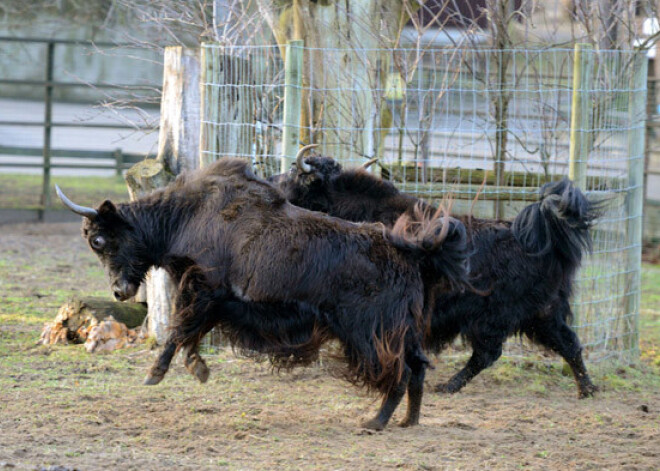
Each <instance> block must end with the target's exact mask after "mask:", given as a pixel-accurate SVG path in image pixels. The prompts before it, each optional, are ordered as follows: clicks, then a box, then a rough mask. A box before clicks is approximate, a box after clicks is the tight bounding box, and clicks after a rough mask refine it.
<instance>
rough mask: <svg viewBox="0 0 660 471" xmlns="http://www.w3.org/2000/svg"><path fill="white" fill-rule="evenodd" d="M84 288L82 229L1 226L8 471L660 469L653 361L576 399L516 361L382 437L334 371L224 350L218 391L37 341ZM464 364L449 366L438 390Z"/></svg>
mask: <svg viewBox="0 0 660 471" xmlns="http://www.w3.org/2000/svg"><path fill="white" fill-rule="evenodd" d="M81 293H84V294H85V295H99V294H101V295H104V294H105V295H107V285H106V280H105V278H104V275H103V273H102V271H101V269H100V267H99V266H98V263H97V262H96V260H95V258H94V256H93V255H92V254H91V253H90V252H89V250H88V249H87V248H86V247H85V246H84V244H83V241H82V239H81V237H80V235H79V225H77V224H49V225H12V226H9V225H4V226H0V469H29V470H32V469H51V470H67V469H69V470H72V469H78V470H96V469H140V470H151V469H154V470H160V469H167V468H172V469H186V470H187V469H190V470H193V469H194V470H198V469H246V470H270V469H273V470H275V469H277V470H280V469H305V470H308V469H329V470H330V469H332V470H344V469H345V470H381V469H404V470H473V469H474V470H476V469H489V470H514V469H515V470H519V469H539V470H545V469H547V470H567V469H579V470H587V469H597V470H658V469H660V379H659V378H660V367H658V366H656V365H654V364H650V363H649V364H645V363H643V362H642V363H641V364H639V365H637V366H634V367H630V366H618V367H612V366H609V367H603V366H598V365H590V366H591V370H592V373H593V377H594V381H595V382H596V383H597V384H599V386H600V387H601V391H600V393H599V394H598V395H597V397H595V398H593V399H587V400H577V399H576V391H575V387H574V384H573V382H572V379H571V378H570V377H568V376H565V375H563V374H562V372H561V364H560V363H558V362H556V363H553V364H547V363H541V362H534V361H529V360H525V361H523V360H515V359H503V360H501V361H500V362H498V364H497V366H496V367H493V368H491V369H489V370H488V371H487V372H485V373H484V374H482V375H480V376H479V377H478V378H476V379H475V380H474V381H473V382H472V383H471V384H470V385H468V387H466V388H465V389H464V391H463V392H461V393H459V394H457V395H454V396H446V395H439V394H436V393H433V392H430V389H431V388H430V387H429V388H428V391H427V394H426V395H425V397H424V404H423V409H422V418H421V425H420V426H418V427H414V428H411V429H402V428H399V427H397V426H396V424H391V425H390V426H389V427H388V428H387V429H386V430H385V431H383V432H380V433H370V432H366V431H364V430H361V429H359V428H358V423H359V421H360V420H361V419H363V418H366V417H368V416H370V415H371V414H373V413H374V412H375V409H376V407H377V405H378V404H377V401H376V399H375V398H373V397H369V396H367V395H365V394H363V393H360V392H359V391H357V390H355V389H354V388H353V387H351V386H350V385H348V384H347V383H345V382H343V381H341V380H339V379H335V378H333V377H331V376H329V375H328V374H327V372H326V369H325V366H324V365H323V364H320V365H318V366H315V367H312V368H307V369H302V370H297V371H295V372H293V373H281V374H277V373H273V372H272V371H271V369H270V367H269V366H268V364H266V363H255V362H254V361H252V360H248V359H240V358H236V357H234V356H233V355H232V353H231V351H230V350H229V349H226V350H223V349H221V350H220V351H218V352H215V353H213V354H211V355H208V361H209V366H210V368H211V370H212V374H211V379H210V380H209V382H208V383H207V384H205V385H200V384H197V383H196V382H195V381H194V379H193V378H192V377H191V376H189V375H188V374H187V372H186V371H185V370H184V369H183V367H182V365H181V362H180V360H178V359H177V362H176V365H175V367H174V368H173V369H172V370H171V371H170V373H169V375H168V376H167V377H166V379H165V380H164V381H163V383H161V384H160V385H158V386H152V387H146V386H142V385H141V382H142V379H143V377H144V375H145V373H146V370H147V368H148V365H149V364H150V362H151V361H152V360H153V358H154V355H155V352H154V351H152V350H149V348H148V347H146V346H141V347H137V348H133V349H127V350H122V351H119V352H115V353H112V354H106V355H89V354H87V353H85V352H84V350H83V349H82V346H57V347H44V346H36V345H35V343H36V340H37V339H38V337H39V333H40V330H41V327H42V325H43V322H45V321H47V320H50V319H52V318H53V317H54V316H55V314H56V311H57V307H58V306H59V304H61V303H62V302H63V301H64V300H66V298H67V297H68V296H70V295H71V294H81ZM659 307H660V306H659ZM658 310H660V309H658ZM462 361H464V359H461V358H455V357H452V358H446V357H443V356H439V357H436V358H434V364H435V367H436V368H435V370H432V371H430V372H429V375H428V377H427V385H434V384H435V383H437V382H438V381H440V380H445V379H447V378H448V377H449V376H450V375H451V374H452V373H453V372H455V371H456V369H457V368H458V367H459V366H460V364H461V362H462ZM402 413H403V408H401V410H399V411H397V414H396V416H395V419H401V418H402Z"/></svg>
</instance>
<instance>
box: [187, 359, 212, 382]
mask: <svg viewBox="0 0 660 471" xmlns="http://www.w3.org/2000/svg"><path fill="white" fill-rule="evenodd" d="M188 371H190V373H192V375H193V376H194V377H195V378H197V380H198V381H199V382H200V383H202V384H203V383H206V382H207V381H208V379H209V375H210V374H211V370H209V367H208V366H206V365H205V364H204V362H202V361H196V362H195V363H194V364H193V365H191V366H190V367H189V368H188Z"/></svg>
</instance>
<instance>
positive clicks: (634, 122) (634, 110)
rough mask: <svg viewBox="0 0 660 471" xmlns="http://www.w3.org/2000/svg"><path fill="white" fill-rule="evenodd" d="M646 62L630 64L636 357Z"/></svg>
mask: <svg viewBox="0 0 660 471" xmlns="http://www.w3.org/2000/svg"><path fill="white" fill-rule="evenodd" d="M647 68H648V59H647V58H646V54H645V53H644V52H638V53H637V54H636V56H635V58H634V60H633V61H632V63H631V73H630V77H631V78H630V92H629V93H630V99H629V102H628V103H629V108H628V112H629V117H630V131H628V159H629V160H628V193H627V195H626V200H625V205H626V208H625V209H626V213H625V214H626V216H627V223H626V246H627V247H628V251H627V254H626V259H627V263H626V271H627V273H628V283H627V284H626V285H627V289H626V303H625V307H626V309H625V312H624V315H625V322H626V325H627V326H628V332H629V335H628V336H627V337H625V340H624V345H625V346H626V347H627V350H628V351H629V352H631V353H632V359H636V358H637V357H638V356H639V304H640V299H641V288H640V283H641V270H642V223H643V214H642V208H643V207H644V142H645V137H646V79H647V77H646V75H647Z"/></svg>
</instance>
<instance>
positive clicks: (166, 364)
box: [144, 335, 177, 386]
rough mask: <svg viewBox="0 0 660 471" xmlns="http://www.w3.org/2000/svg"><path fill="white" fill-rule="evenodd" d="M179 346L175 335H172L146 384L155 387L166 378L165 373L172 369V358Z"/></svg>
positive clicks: (150, 372)
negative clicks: (175, 340)
mask: <svg viewBox="0 0 660 471" xmlns="http://www.w3.org/2000/svg"><path fill="white" fill-rule="evenodd" d="M176 350H177V345H176V343H175V342H174V339H173V335H170V338H169V339H167V342H166V343H165V346H164V347H163V351H162V352H161V353H160V355H159V356H158V358H156V361H155V362H154V364H153V366H152V367H151V369H150V370H149V373H147V377H146V378H145V379H144V384H146V385H149V386H151V385H154V384H158V383H160V382H161V381H162V380H163V378H164V377H165V373H167V370H169V369H170V363H172V358H174V354H175V353H176Z"/></svg>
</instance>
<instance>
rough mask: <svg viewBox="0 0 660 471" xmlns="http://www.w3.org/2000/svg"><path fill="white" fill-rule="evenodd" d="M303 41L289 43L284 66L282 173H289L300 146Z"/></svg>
mask: <svg viewBox="0 0 660 471" xmlns="http://www.w3.org/2000/svg"><path fill="white" fill-rule="evenodd" d="M303 44H304V43H303V41H289V42H288V43H287V45H286V59H285V64H284V123H283V127H284V129H283V133H282V158H281V161H280V171H281V172H282V173H284V172H287V171H288V170H289V167H290V165H291V163H292V162H293V161H294V160H295V158H296V153H297V152H298V147H299V146H300V105H301V103H302V71H303Z"/></svg>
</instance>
